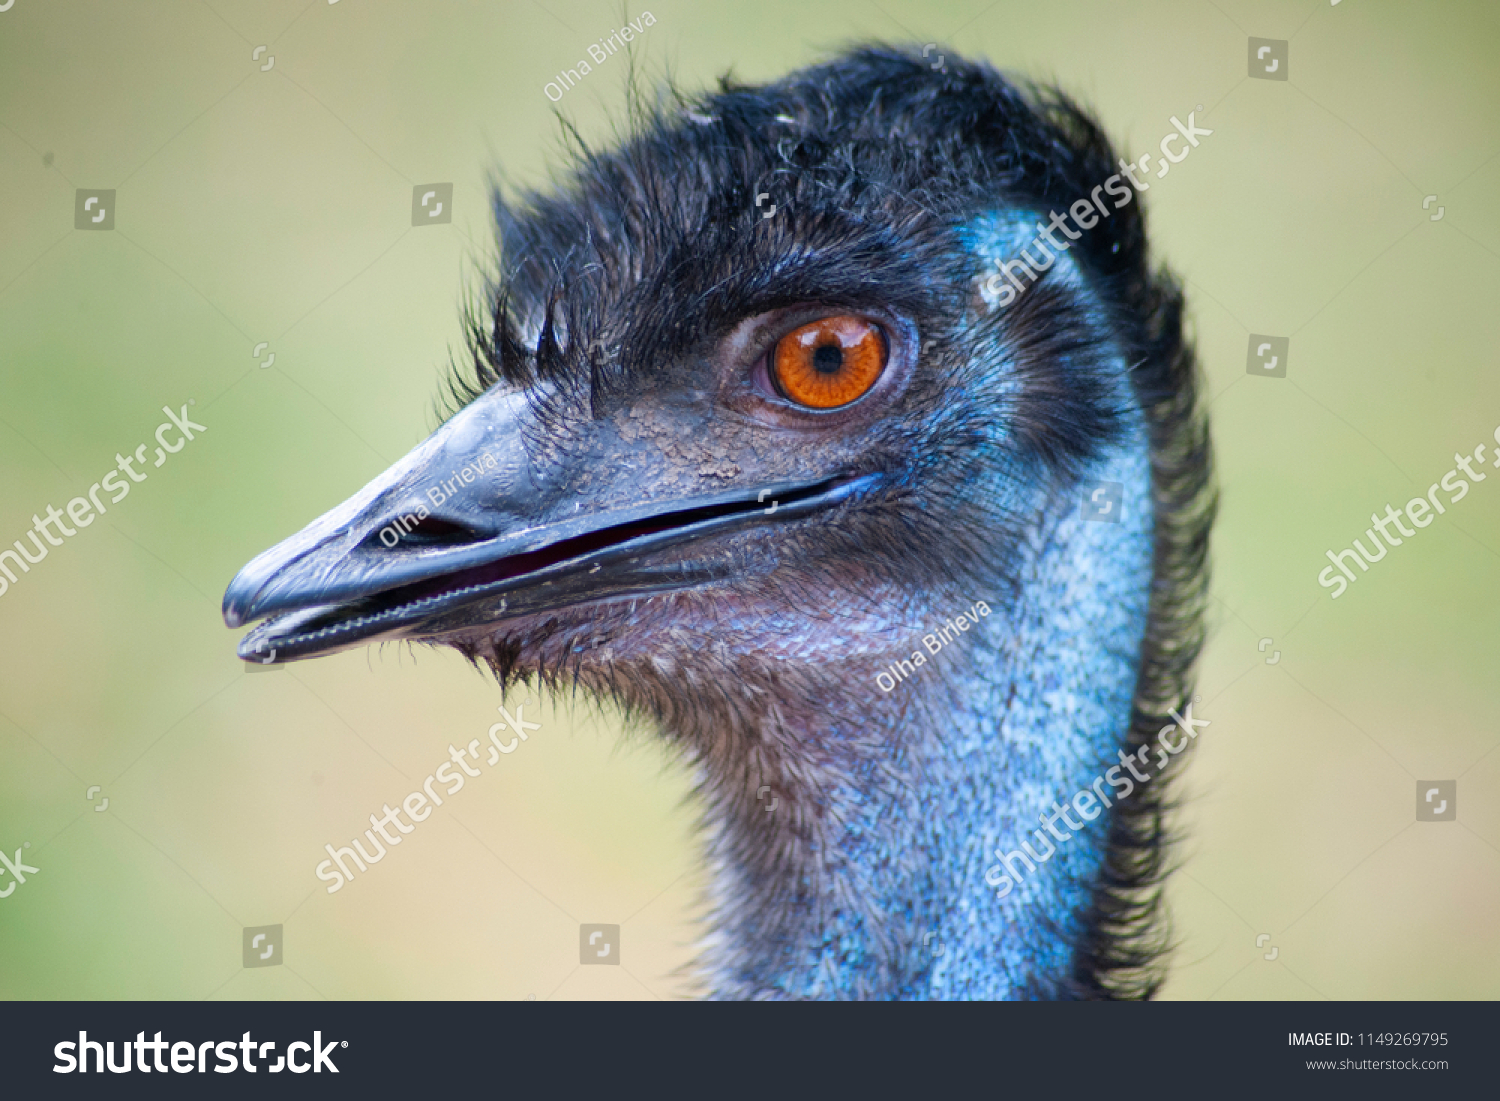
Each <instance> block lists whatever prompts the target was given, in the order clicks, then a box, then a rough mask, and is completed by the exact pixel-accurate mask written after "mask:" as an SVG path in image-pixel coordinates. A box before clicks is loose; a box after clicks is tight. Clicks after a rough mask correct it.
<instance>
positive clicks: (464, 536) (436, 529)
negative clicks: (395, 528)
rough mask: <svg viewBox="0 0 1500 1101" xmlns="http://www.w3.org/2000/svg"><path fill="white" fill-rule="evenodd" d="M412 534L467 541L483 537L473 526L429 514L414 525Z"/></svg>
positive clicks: (430, 537) (475, 540) (470, 541)
mask: <svg viewBox="0 0 1500 1101" xmlns="http://www.w3.org/2000/svg"><path fill="white" fill-rule="evenodd" d="M408 534H410V535H420V536H422V537H424V538H429V539H442V540H446V541H454V542H457V541H462V542H465V543H473V542H477V541H479V540H480V539H483V538H484V536H482V535H480V534H479V533H478V532H477V531H475V530H474V529H473V528H470V527H465V526H464V525H463V524H455V523H452V522H451V521H448V520H439V519H438V518H437V517H436V516H428V517H425V518H424V519H421V520H418V521H417V522H416V523H415V524H413V525H412V527H411V531H410V532H408Z"/></svg>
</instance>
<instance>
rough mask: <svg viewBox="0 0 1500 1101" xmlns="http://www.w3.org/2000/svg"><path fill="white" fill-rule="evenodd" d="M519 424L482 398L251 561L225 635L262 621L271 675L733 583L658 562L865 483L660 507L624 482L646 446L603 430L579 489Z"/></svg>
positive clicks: (642, 489)
mask: <svg viewBox="0 0 1500 1101" xmlns="http://www.w3.org/2000/svg"><path fill="white" fill-rule="evenodd" d="M529 413H530V409H529V406H528V405H527V403H526V400H525V397H524V395H520V394H510V395H503V394H491V395H486V396H485V397H483V398H481V399H480V400H478V401H476V402H474V403H473V404H472V405H470V406H468V407H467V408H465V409H464V410H463V411H462V412H460V413H459V414H458V415H457V416H455V417H454V418H452V419H451V420H449V421H448V422H447V423H446V424H445V425H443V427H441V428H440V429H438V431H437V432H435V433H433V435H432V436H431V437H429V438H428V439H427V440H426V442H424V443H423V444H421V445H420V446H419V447H417V448H416V449H415V450H414V451H412V452H411V454H409V455H407V456H406V457H405V458H404V459H402V460H401V461H400V462H398V463H397V464H396V465H395V466H393V467H391V468H390V469H389V470H387V471H386V472H385V473H384V474H382V475H381V476H380V477H378V478H376V479H375V480H374V481H373V482H371V483H370V484H369V485H367V486H365V488H364V489H362V490H360V491H359V492H358V493H357V494H355V495H354V496H353V497H351V498H350V499H349V500H347V501H345V502H344V503H343V504H341V505H339V506H338V507H337V508H335V509H333V510H332V511H330V512H328V513H326V514H324V515H323V516H321V517H320V518H318V519H317V520H314V521H313V522H312V523H311V524H309V525H308V526H307V527H305V528H303V529H302V531H300V532H298V533H297V534H296V535H294V536H292V537H291V538H290V539H287V540H285V541H284V542H282V543H279V544H277V545H276V546H275V547H272V548H271V549H270V550H268V551H266V552H265V553H263V554H261V555H258V556H257V557H256V558H255V559H253V560H252V561H251V562H250V563H249V564H248V565H246V566H245V568H244V569H242V570H241V571H240V572H239V574H238V575H237V576H236V577H235V579H234V580H233V581H231V582H230V584H229V588H228V589H227V590H226V591H225V593H224V622H225V623H226V624H228V625H229V626H230V627H239V626H242V625H243V624H246V623H250V622H252V621H254V620H257V619H261V618H263V617H266V616H271V617H273V618H271V619H268V620H267V621H266V622H265V623H262V624H260V625H259V626H258V627H256V628H255V629H254V630H252V631H250V632H249V633H248V634H247V635H246V636H245V637H244V638H243V639H242V640H241V641H240V645H239V651H238V652H239V656H240V657H242V658H244V659H245V660H247V661H257V662H261V663H264V664H270V663H280V662H284V661H294V660H297V659H300V658H308V657H316V656H318V655H321V654H327V653H332V652H334V651H337V650H343V649H347V648H349V647H351V646H355V645H359V644H361V643H367V642H372V641H376V640H389V639H439V638H442V637H443V636H446V635H452V634H455V633H458V632H463V631H472V630H473V629H474V628H476V627H480V626H483V625H485V624H489V623H492V622H498V621H500V620H502V619H508V618H511V617H514V616H522V615H529V614H534V613H537V612H545V611H550V610H555V609H559V608H564V607H568V606H570V605H577V604H583V603H593V602H598V601H605V600H620V599H630V598H634V597H639V596H642V595H644V594H648V593H654V592H663V591H668V590H674V589H683V588H688V587H692V586H697V585H702V584H705V583H711V582H714V581H716V580H722V579H724V578H727V577H728V576H730V574H731V566H732V565H733V564H732V563H731V562H730V560H729V557H728V556H727V555H724V554H722V553H720V554H715V555H711V556H703V557H699V558H695V557H694V556H693V554H692V552H691V549H689V551H688V553H686V554H684V553H682V552H681V551H680V550H679V551H677V552H675V553H671V554H667V553H664V552H667V551H669V550H670V549H671V548H680V547H682V546H684V545H687V544H692V543H694V542H696V541H700V540H705V539H708V538H710V537H717V536H721V535H723V534H725V533H728V532H731V531H736V530H740V529H744V528H747V527H750V526H754V525H761V524H778V523H786V522H791V521H796V520H798V519H801V518H805V517H806V516H808V515H810V514H812V513H814V512H818V511H821V510H823V509H827V508H829V507H831V506H833V505H836V504H838V503H839V502H841V501H845V500H848V499H849V498H850V497H852V496H854V495H856V494H858V493H860V492H862V491H864V490H865V489H868V488H869V487H870V486H871V485H873V483H874V479H873V477H872V476H869V475H865V476H860V477H852V476H847V475H844V476H840V475H837V474H835V475H834V476H832V477H825V478H823V479H821V480H819V481H816V482H811V483H802V484H798V483H793V482H788V481H784V480H783V481H777V482H770V483H766V484H757V485H750V486H746V487H745V488H742V489H727V490H725V489H720V490H718V491H716V492H705V493H701V494H693V493H689V494H687V495H681V494H680V493H679V494H678V495H675V496H673V495H668V494H666V493H663V492H659V491H657V490H656V489H654V488H653V487H652V486H651V485H641V484H640V481H639V479H638V478H633V477H631V476H629V475H628V474H627V473H626V472H627V471H630V470H631V469H632V468H636V467H638V466H639V465H641V464H638V463H636V462H633V461H632V460H633V459H644V458H647V457H649V458H652V459H653V460H657V461H659V460H660V458H661V456H660V455H659V454H657V455H652V456H647V451H648V450H649V449H650V448H651V447H652V445H650V444H648V443H644V442H627V441H625V440H623V439H621V438H620V437H619V436H618V435H616V434H614V433H613V432H611V431H609V430H608V429H607V427H606V426H605V425H603V424H600V425H598V426H597V431H598V436H597V438H596V439H595V440H593V441H592V447H591V448H584V449H583V450H582V451H581V452H580V454H583V455H584V456H585V458H584V460H582V461H583V462H584V464H585V465H586V467H587V470H588V473H587V474H586V475H585V476H583V477H582V478H580V469H579V460H578V458H577V456H575V457H574V459H573V460H572V461H558V462H554V463H552V464H550V465H548V466H546V467H544V468H541V469H540V470H539V467H538V464H534V463H533V462H532V459H531V456H530V455H529V454H528V452H527V449H526V446H525V443H524V441H523V434H522V429H523V428H524V427H525V426H526V423H527V421H528V418H529ZM593 475H600V477H593ZM580 483H582V484H584V485H594V486H597V487H599V488H596V489H594V490H590V491H583V490H581V489H580V488H579V487H580ZM658 484H659V485H661V486H662V487H663V488H671V489H679V490H680V487H681V486H682V485H683V484H684V483H683V480H682V479H681V478H663V479H660V481H659V483H658ZM688 484H689V485H691V484H693V483H691V482H689V483H688ZM419 517H420V519H419Z"/></svg>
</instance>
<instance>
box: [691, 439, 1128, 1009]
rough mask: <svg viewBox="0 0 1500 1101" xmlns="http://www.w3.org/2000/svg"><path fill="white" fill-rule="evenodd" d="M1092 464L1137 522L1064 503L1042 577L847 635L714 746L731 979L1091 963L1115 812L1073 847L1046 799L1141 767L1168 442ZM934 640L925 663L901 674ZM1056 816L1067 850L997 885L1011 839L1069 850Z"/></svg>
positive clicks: (862, 979)
mask: <svg viewBox="0 0 1500 1101" xmlns="http://www.w3.org/2000/svg"><path fill="white" fill-rule="evenodd" d="M1089 479H1098V480H1106V481H1113V482H1118V483H1121V484H1122V485H1123V487H1124V492H1123V500H1124V502H1125V505H1126V507H1125V509H1124V519H1123V521H1122V522H1120V523H1105V522H1090V521H1085V520H1083V519H1082V518H1081V516H1080V515H1078V513H1079V510H1078V509H1077V508H1073V509H1072V510H1071V511H1072V513H1073V515H1063V516H1061V517H1058V516H1057V512H1058V511H1060V508H1059V505H1058V503H1055V502H1054V504H1053V506H1052V510H1051V515H1052V516H1053V517H1054V518H1053V519H1051V520H1043V521H1041V522H1040V523H1039V524H1038V526H1037V528H1036V531H1035V534H1034V537H1033V538H1031V539H1029V540H1027V541H1026V547H1025V551H1024V553H1025V557H1026V561H1025V562H1024V564H1023V565H1022V567H1021V568H1020V570H1019V571H1018V573H1019V578H1020V584H1019V585H1018V586H1014V587H1009V588H1008V589H1003V588H1002V586H1001V583H1000V580H999V579H998V578H997V579H996V581H995V586H994V589H993V591H989V592H972V593H971V592H963V593H959V592H942V593H930V594H924V596H923V599H922V600H921V602H920V604H921V607H920V609H919V611H918V613H917V614H916V615H915V616H906V617H904V618H903V620H902V622H900V623H899V624H898V623H891V624H888V625H887V626H886V629H884V630H881V631H878V632H877V631H870V630H863V631H857V632H855V633H856V634H858V636H859V637H858V639H857V641H849V640H846V643H847V645H846V646H845V649H846V650H852V651H853V653H852V654H851V655H850V656H848V657H846V658H843V659H841V660H838V659H830V660H829V661H828V663H827V665H826V667H825V673H826V678H825V681H824V688H825V691H824V692H822V693H819V694H801V695H799V694H798V693H796V692H795V691H787V690H783V691H782V692H781V693H780V694H779V695H775V696H772V697H771V702H768V703H766V704H765V705H764V706H763V707H762V708H761V709H760V711H759V712H758V714H756V715H754V716H753V720H752V721H751V722H749V723H748V725H749V726H750V727H752V728H754V727H757V726H758V729H749V730H747V731H745V732H744V745H743V746H742V747H741V749H740V751H739V752H733V753H731V754H730V755H729V756H728V757H727V758H726V757H725V754H724V753H722V752H716V753H714V754H709V755H705V757H704V759H703V763H702V765H701V768H702V776H703V784H704V790H705V792H706V795H707V799H708V803H709V810H708V820H709V821H710V823H712V828H711V832H710V839H709V855H710V859H711V862H712V864H713V865H714V867H715V868H716V871H717V876H718V879H717V899H716V902H717V908H716V913H715V918H714V921H715V929H714V933H713V935H712V936H711V937H710V938H709V941H708V944H707V948H706V952H705V958H704V962H705V964H706V965H707V966H708V969H709V978H710V982H711V983H712V987H713V992H714V993H715V995H716V996H719V997H735V998H738V997H771V998H777V997H792V998H799V997H801V998H881V997H888V998H986V999H990V998H1021V997H1036V996H1045V995H1047V994H1049V993H1053V992H1056V991H1057V990H1058V989H1059V985H1060V984H1061V983H1062V982H1064V981H1065V980H1066V979H1067V977H1068V976H1069V974H1070V973H1071V969H1072V966H1073V958H1074V944H1075V942H1076V940H1077V937H1078V934H1079V931H1080V925H1079V922H1078V919H1077V917H1076V915H1077V913H1078V912H1079V911H1080V910H1081V908H1082V907H1084V906H1085V905H1086V904H1087V902H1088V897H1089V888H1090V885H1091V881H1092V879H1093V877H1094V875H1095V873H1096V872H1097V870H1098V867H1099V864H1100V862H1101V860H1102V858H1103V853H1104V847H1103V840H1104V838H1105V836H1106V834H1107V829H1108V822H1109V815H1108V812H1106V813H1104V814H1101V815H1099V817H1098V818H1097V819H1096V820H1094V821H1093V822H1092V823H1082V825H1083V827H1084V828H1083V829H1082V830H1081V832H1077V833H1074V832H1073V831H1071V830H1069V829H1067V827H1065V826H1063V825H1062V823H1061V821H1060V820H1057V821H1055V823H1054V824H1055V825H1056V826H1057V827H1058V828H1060V829H1061V831H1062V832H1063V833H1064V834H1066V835H1067V836H1068V839H1067V840H1065V841H1063V840H1057V839H1056V838H1055V836H1053V835H1051V834H1049V833H1048V831H1047V830H1046V829H1045V828H1044V827H1043V824H1042V823H1041V822H1040V821H1039V820H1038V815H1039V814H1042V813H1046V814H1047V815H1049V816H1050V815H1052V814H1053V813H1054V811H1053V801H1054V800H1056V801H1057V802H1058V803H1059V804H1060V805H1061V804H1066V803H1068V802H1069V801H1070V800H1072V798H1073V796H1074V795H1075V793H1077V792H1079V791H1082V790H1087V789H1088V788H1089V786H1090V784H1091V783H1092V782H1093V781H1094V779H1095V778H1096V777H1098V776H1099V775H1100V774H1101V773H1102V772H1103V770H1105V769H1107V768H1108V767H1109V766H1110V765H1113V764H1118V763H1119V762H1118V759H1117V758H1116V756H1115V750H1116V749H1117V748H1118V747H1119V746H1120V745H1122V744H1123V742H1124V738H1125V733H1126V730H1127V727H1128V723H1129V716H1130V707H1131V701H1132V697H1133V694H1134V690H1135V684H1136V679H1137V674H1138V660H1139V653H1140V648H1141V643H1142V638H1143V635H1144V631H1145V625H1146V614H1147V598H1148V594H1149V588H1150V582H1151V520H1150V516H1149V515H1142V513H1143V512H1144V511H1145V510H1144V509H1143V508H1142V507H1141V506H1142V503H1144V502H1149V500H1150V494H1149V478H1148V470H1147V459H1146V456H1145V451H1144V447H1142V446H1140V445H1139V444H1138V442H1137V445H1136V446H1134V447H1131V448H1127V449H1124V450H1122V451H1120V452H1118V453H1116V454H1114V455H1113V456H1111V457H1110V458H1108V459H1107V460H1105V461H1104V462H1101V463H1099V464H1097V466H1096V467H1095V468H1094V469H1093V470H1091V471H1090V472H1088V473H1087V474H1086V475H1085V480H1089ZM1070 496H1071V497H1072V498H1073V499H1076V498H1077V497H1078V496H1080V494H1077V493H1074V494H1071V495H1070ZM980 600H983V601H985V602H986V604H987V605H988V607H989V608H990V614H989V615H988V616H984V615H981V616H980V619H979V622H978V624H977V625H975V626H973V627H971V628H970V629H968V630H967V631H966V632H963V633H961V634H958V635H957V637H956V638H955V640H954V641H953V642H951V643H945V644H943V645H942V646H941V649H940V650H939V651H938V652H936V653H931V652H930V649H931V648H930V646H927V645H924V642H923V640H922V636H923V635H924V634H929V633H934V632H935V630H936V628H937V627H938V626H939V625H940V624H944V623H945V621H947V620H950V619H952V618H954V617H955V616H957V615H958V614H959V613H963V614H964V615H965V616H966V617H967V616H968V615H969V614H970V610H971V608H972V607H973V606H974V605H975V603H976V602H978V601H980ZM914 627H920V629H914ZM877 634H878V635H879V636H881V638H886V637H888V636H889V637H890V641H889V642H888V643H887V642H881V643H878V644H874V643H871V642H870V637H871V636H872V635H877ZM913 652H918V653H921V654H922V655H923V656H924V657H925V659H926V660H925V662H924V663H923V664H921V665H920V666H918V665H916V664H915V663H913V672H912V674H911V675H910V676H907V677H906V679H905V680H903V681H901V682H899V683H897V684H895V686H894V687H893V688H892V689H891V690H889V691H885V690H883V688H882V687H881V685H883V684H888V683H890V681H889V680H888V679H887V678H885V677H881V678H880V681H879V683H877V677H876V675H877V674H878V673H881V672H883V671H886V670H887V669H888V666H889V665H890V664H892V663H894V662H896V661H897V660H898V659H901V658H904V659H906V660H908V661H912V659H913ZM898 668H900V669H901V671H902V673H903V675H905V669H904V667H900V666H898ZM701 737H702V734H701V733H700V738H701ZM738 740H739V739H738V738H736V739H735V741H738ZM764 787H769V789H770V791H769V792H762V791H761V789H762V788H764ZM757 793H759V795H758V796H757ZM773 799H774V800H776V806H775V809H774V810H769V811H768V807H770V806H771V802H772V800H773ZM1037 830H1041V831H1042V833H1041V835H1040V836H1041V839H1045V840H1046V841H1048V842H1050V843H1051V844H1052V846H1053V848H1054V849H1055V851H1054V852H1053V853H1052V855H1051V856H1050V857H1049V858H1047V859H1046V860H1044V861H1042V862H1040V863H1039V864H1038V865H1037V868H1036V871H1035V873H1034V874H1030V873H1027V874H1026V875H1025V877H1024V879H1023V881H1022V882H1020V883H1017V884H1015V885H1014V887H1013V888H1011V889H1008V890H1006V891H1005V892H1004V893H1005V897H1003V898H1000V897H997V893H998V892H997V890H996V887H995V886H994V885H993V883H992V882H986V870H987V869H992V868H994V867H995V866H996V864H997V863H998V860H997V856H996V850H997V849H998V850H999V851H1000V853H1002V854H1004V853H1007V852H1009V851H1012V850H1016V849H1020V848H1021V846H1022V844H1023V842H1029V843H1030V844H1031V846H1032V848H1033V850H1036V851H1037V852H1038V855H1042V854H1045V853H1046V851H1047V850H1046V847H1045V846H1044V845H1043V844H1042V843H1041V840H1040V839H1039V838H1038V836H1037V835H1036V832H1035V831H1037ZM768 842H769V844H768ZM991 878H992V880H998V873H992V876H991Z"/></svg>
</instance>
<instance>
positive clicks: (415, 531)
mask: <svg viewBox="0 0 1500 1101" xmlns="http://www.w3.org/2000/svg"><path fill="white" fill-rule="evenodd" d="M489 538H491V536H489V535H487V534H485V533H483V532H480V531H476V530H475V529H473V528H471V527H469V526H468V525H466V524H459V523H455V522H453V521H451V520H444V519H441V518H440V517H437V516H424V517H422V518H421V519H418V518H417V517H416V516H414V515H411V514H406V515H402V516H398V517H396V518H395V519H393V520H392V521H391V522H390V523H388V524H386V525H385V527H383V528H380V529H379V530H378V531H373V532H371V533H370V534H369V535H368V536H367V537H366V538H365V545H366V546H369V545H372V544H374V543H376V542H379V544H380V545H381V546H383V547H386V548H390V547H394V546H395V545H396V544H397V543H406V544H408V545H410V546H423V547H431V546H457V545H462V544H464V543H482V542H484V541H485V540H486V539H489Z"/></svg>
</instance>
